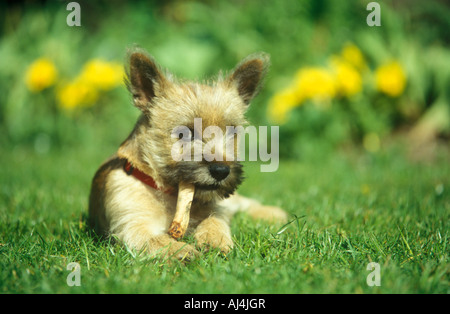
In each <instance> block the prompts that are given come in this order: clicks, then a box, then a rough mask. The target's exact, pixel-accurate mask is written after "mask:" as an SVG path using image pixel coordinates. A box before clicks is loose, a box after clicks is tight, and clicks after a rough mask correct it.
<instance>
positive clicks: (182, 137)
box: [89, 48, 287, 259]
mask: <svg viewBox="0 0 450 314" xmlns="http://www.w3.org/2000/svg"><path fill="white" fill-rule="evenodd" d="M127 62H128V64H127V65H126V69H125V70H126V78H125V82H126V85H127V87H128V90H129V91H130V93H131V95H132V98H133V104H134V106H136V107H137V108H138V109H139V110H140V111H141V115H140V117H139V118H138V121H137V123H136V125H135V127H134V129H133V131H132V132H131V134H130V135H129V136H128V138H127V139H126V140H125V141H124V142H123V143H122V144H121V146H120V147H119V149H118V151H117V153H116V154H115V155H114V156H112V157H111V158H110V159H109V160H107V161H106V162H105V163H103V165H102V166H101V167H100V168H99V169H98V171H97V172H96V174H95V176H94V178H93V181H92V187H91V193H90V198H89V225H90V226H91V227H92V228H93V229H94V230H95V231H96V232H97V233H98V234H100V235H105V236H111V235H114V236H115V237H116V238H118V239H119V240H120V241H122V242H124V243H125V244H126V245H127V246H129V247H131V248H134V249H137V250H143V251H146V252H148V253H149V254H153V255H158V254H159V255H162V256H171V257H175V258H179V259H184V258H190V257H193V256H194V255H196V254H198V251H197V250H196V248H195V245H196V246H197V247H199V248H201V247H203V246H206V247H213V248H219V249H220V250H222V251H223V252H225V253H226V252H229V251H230V250H231V249H232V247H233V240H232V237H231V232H230V226H229V222H230V218H231V217H232V215H233V213H235V212H236V211H238V210H245V211H247V212H248V213H249V214H250V215H251V216H253V217H256V218H262V219H266V220H273V221H286V219H287V214H286V213H285V212H284V211H283V210H282V209H280V208H277V207H271V206H263V205H261V204H260V203H259V202H257V201H255V200H252V199H249V198H245V197H243V196H240V195H238V194H237V193H236V192H235V191H236V188H237V187H238V186H239V184H240V183H241V182H242V180H243V176H242V174H243V171H242V166H241V164H240V163H239V162H238V161H237V160H236V159H237V158H230V156H229V155H230V154H236V152H237V146H238V145H237V140H236V141H234V146H233V148H232V149H231V150H230V149H229V148H228V149H220V145H221V144H219V146H217V144H218V143H217V139H214V138H213V137H209V138H207V137H201V136H198V135H199V134H202V133H203V132H204V131H205V129H207V128H208V127H209V126H215V127H216V128H218V129H219V130H222V131H223V133H224V134H226V132H227V128H226V127H227V126H241V125H245V124H246V120H245V117H244V114H245V112H246V110H247V108H248V106H249V104H250V101H251V100H252V98H253V97H254V96H255V95H256V94H257V92H258V90H259V88H260V85H261V81H262V79H263V77H264V75H265V73H266V71H267V69H268V66H269V56H268V55H267V54H264V53H261V54H256V55H251V56H249V57H247V58H246V59H244V60H243V61H242V62H240V63H239V64H238V65H237V66H236V68H235V69H234V70H233V71H232V72H231V74H229V75H227V76H219V78H218V79H217V80H216V81H214V82H209V83H198V82H188V81H178V80H176V79H175V78H174V76H173V75H171V74H170V73H168V72H167V71H164V70H162V69H161V68H160V67H159V66H158V65H157V64H156V63H155V61H154V59H153V58H152V57H151V56H150V55H149V54H148V53H147V52H145V51H144V50H142V49H140V48H133V49H130V50H129V51H128V55H127ZM198 119H201V120H198ZM198 121H201V123H196V122H198ZM180 126H183V127H184V128H182V129H181V130H182V131H180V132H178V134H177V131H176V130H180ZM183 130H184V131H183ZM186 130H187V131H186ZM226 137H227V138H230V137H231V138H232V139H236V134H231V136H230V135H229V134H227V136H226ZM214 140H216V142H215V143H214V146H213V147H214V149H210V151H209V155H208V154H201V155H200V158H196V157H199V155H198V154H196V153H195V149H196V148H200V149H204V148H205V147H206V146H207V145H209V144H211V141H214ZM222 142H225V141H223V140H222ZM177 143H178V144H180V143H181V144H182V145H181V146H180V145H178V146H179V147H181V148H185V149H184V151H183V152H182V154H183V155H182V156H183V157H185V158H181V159H180V158H178V157H177V158H174V152H177V149H174V147H175V146H174V145H177ZM188 143H189V144H192V145H191V149H190V150H189V149H186V147H189V146H188V145H187V144H188ZM184 144H186V145H184ZM223 144H224V143H223ZM209 147H211V146H209ZM211 154H214V157H217V156H219V157H221V158H213V159H211V158H208V157H211V156H210V155H211ZM227 156H228V158H227ZM231 157H233V156H231ZM180 182H184V183H187V184H189V185H190V186H192V187H194V189H195V192H194V196H193V199H192V202H191V203H190V216H189V224H188V227H187V234H192V235H193V237H194V239H195V241H196V243H195V244H193V245H191V244H187V243H184V242H182V241H179V240H177V239H175V238H174V237H172V236H170V235H169V233H168V231H169V227H170V226H171V223H172V220H173V219H174V216H175V211H176V207H177V196H178V189H179V185H180Z"/></svg>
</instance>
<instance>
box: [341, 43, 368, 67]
mask: <svg viewBox="0 0 450 314" xmlns="http://www.w3.org/2000/svg"><path fill="white" fill-rule="evenodd" d="M341 57H342V59H344V60H345V61H346V62H348V63H350V64H351V65H352V66H354V67H355V68H356V69H357V70H359V71H361V70H364V69H365V68H366V60H365V59H364V56H363V54H362V52H361V50H359V48H358V47H356V46H355V45H354V44H351V43H347V44H346V45H345V46H344V48H343V49H342V52H341Z"/></svg>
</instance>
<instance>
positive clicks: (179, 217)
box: [169, 182, 195, 240]
mask: <svg viewBox="0 0 450 314" xmlns="http://www.w3.org/2000/svg"><path fill="white" fill-rule="evenodd" d="M194 192H195V186H194V185H193V184H190V183H186V182H180V184H179V185H178V199H177V208H176V212H175V216H174V218H173V221H172V224H171V225H170V228H169V235H170V236H171V237H172V238H174V239H176V240H178V239H180V238H182V237H183V236H184V234H185V233H186V229H187V227H188V224H189V216H190V211H191V205H192V200H193V199H194Z"/></svg>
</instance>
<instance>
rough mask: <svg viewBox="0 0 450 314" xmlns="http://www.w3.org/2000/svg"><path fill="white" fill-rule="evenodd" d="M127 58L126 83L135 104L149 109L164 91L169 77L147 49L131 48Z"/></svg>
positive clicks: (140, 107)
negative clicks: (166, 76)
mask: <svg viewBox="0 0 450 314" xmlns="http://www.w3.org/2000/svg"><path fill="white" fill-rule="evenodd" d="M127 59H128V60H127V64H128V67H127V68H126V69H125V70H126V77H125V84H126V85H127V88H128V90H129V91H130V93H131V95H132V96H133V102H134V105H135V106H136V107H138V108H139V109H140V110H142V111H147V110H148V109H149V108H150V106H151V104H152V102H153V101H154V98H155V97H157V96H159V94H160V93H162V91H163V89H164V85H165V84H167V79H166V78H165V76H164V74H163V72H162V71H161V69H160V68H159V66H158V65H157V64H156V62H155V61H154V59H153V58H152V57H151V56H150V55H149V54H148V53H147V52H146V51H145V50H143V49H140V48H133V49H130V50H129V51H128V54H127Z"/></svg>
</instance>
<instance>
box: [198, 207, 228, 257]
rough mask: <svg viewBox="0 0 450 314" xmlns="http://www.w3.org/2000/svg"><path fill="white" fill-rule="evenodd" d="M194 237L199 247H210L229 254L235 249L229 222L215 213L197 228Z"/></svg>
mask: <svg viewBox="0 0 450 314" xmlns="http://www.w3.org/2000/svg"><path fill="white" fill-rule="evenodd" d="M194 237H195V239H196V241H197V245H198V246H210V247H213V248H218V249H220V250H221V251H222V252H224V253H228V252H229V251H230V250H231V249H232V248H233V240H232V239H231V230H230V226H229V220H228V219H227V218H226V217H224V216H222V215H221V214H218V213H215V214H212V215H211V216H209V217H208V218H206V219H205V220H203V221H202V222H201V223H200V224H199V225H198V226H197V228H196V230H195V233H194Z"/></svg>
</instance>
